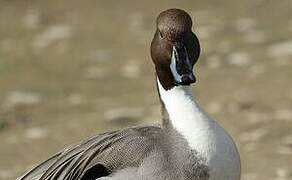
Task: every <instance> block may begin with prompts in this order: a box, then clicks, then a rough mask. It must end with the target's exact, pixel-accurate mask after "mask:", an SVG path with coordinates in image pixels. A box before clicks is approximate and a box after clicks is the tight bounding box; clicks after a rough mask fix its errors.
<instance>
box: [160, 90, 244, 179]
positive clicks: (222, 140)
mask: <svg viewBox="0 0 292 180" xmlns="http://www.w3.org/2000/svg"><path fill="white" fill-rule="evenodd" d="M158 86H159V92H160V95H161V98H162V100H163V102H164V104H165V108H166V110H167V112H168V114H169V118H170V120H171V123H172V125H173V127H174V128H175V129H176V130H177V131H178V132H179V133H181V134H182V135H183V137H184V138H185V139H186V140H187V142H188V143H189V146H190V148H191V149H193V150H195V151H196V152H197V153H198V154H199V155H200V156H201V157H202V158H203V159H205V163H206V165H207V166H208V167H209V170H210V178H209V179H210V180H239V179H240V158H239V154H238V151H237V149H236V146H235V144H234V142H233V140H232V138H231V137H230V136H229V135H228V133H227V132H226V131H225V130H224V129H223V128H222V127H221V126H220V125H219V124H218V123H216V122H215V121H214V120H213V119H211V118H210V117H209V116H207V115H206V114H205V113H204V112H203V111H202V110H201V109H200V107H199V106H198V104H197V103H196V102H195V101H194V99H193V97H192V93H191V89H190V88H189V87H182V86H180V87H174V88H173V89H171V90H168V91H165V90H164V89H163V88H162V86H161V85H160V84H158Z"/></svg>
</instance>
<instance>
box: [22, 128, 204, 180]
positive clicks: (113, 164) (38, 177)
mask: <svg viewBox="0 0 292 180" xmlns="http://www.w3.org/2000/svg"><path fill="white" fill-rule="evenodd" d="M198 172H199V173H198ZM207 178H208V168H207V167H206V166H205V165H204V160H203V159H201V158H200V157H196V156H194V152H193V151H192V150H191V149H189V147H188V145H187V142H186V141H185V140H184V139H183V138H182V137H181V136H180V135H179V134H178V133H177V132H176V131H175V130H172V129H171V128H169V129H163V128H160V127H155V126H146V127H134V128H128V129H123V130H120V131H113V132H108V133H104V134H100V135H96V136H93V137H91V138H88V139H86V140H84V141H82V142H80V143H78V144H75V145H71V146H69V147H67V148H65V149H64V150H62V151H60V152H58V153H57V154H55V155H54V156H53V157H52V158H50V159H49V160H47V161H45V162H44V163H42V164H40V165H39V166H37V167H35V168H34V169H32V170H31V171H30V172H28V173H27V174H26V175H24V176H23V177H22V178H20V179H19V180H90V179H104V180H105V179H108V180H118V179H120V180H122V179H124V180H126V179H128V180H142V179H143V180H153V179H157V180H165V179H184V180H206V179H207Z"/></svg>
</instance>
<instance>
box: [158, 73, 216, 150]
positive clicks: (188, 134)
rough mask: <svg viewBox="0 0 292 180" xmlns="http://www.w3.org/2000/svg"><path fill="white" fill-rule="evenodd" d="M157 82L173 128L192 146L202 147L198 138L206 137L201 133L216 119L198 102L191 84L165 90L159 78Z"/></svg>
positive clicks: (195, 147)
mask: <svg viewBox="0 0 292 180" xmlns="http://www.w3.org/2000/svg"><path fill="white" fill-rule="evenodd" d="M157 84H158V89H159V93H160V97H161V99H162V101H163V103H164V105H165V108H166V110H167V112H168V115H169V120H170V123H171V124H172V126H173V128H174V129H175V130H177V131H178V132H179V133H181V134H182V135H183V136H184V138H185V139H186V140H187V141H188V143H189V145H190V147H191V148H194V149H196V150H198V148H200V147H198V144H197V140H200V141H202V140H203V139H205V138H204V137H200V134H202V132H203V131H207V130H208V129H209V128H208V127H209V126H210V125H211V124H213V123H214V121H213V120H212V119H210V118H209V117H208V116H207V115H206V114H205V113H204V112H203V111H202V110H201V108H200V107H199V105H198V104H197V103H196V101H195V99H194V97H193V95H192V90H191V87H190V86H175V87H173V88H172V89H170V90H165V89H164V88H163V87H162V85H161V84H160V82H159V79H157ZM202 135H203V134H202ZM194 138H195V139H194ZM202 148H203V147H202Z"/></svg>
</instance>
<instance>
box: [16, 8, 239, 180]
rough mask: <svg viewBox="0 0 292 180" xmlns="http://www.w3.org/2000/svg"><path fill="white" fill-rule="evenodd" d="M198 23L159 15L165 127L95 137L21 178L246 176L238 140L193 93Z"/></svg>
mask: <svg viewBox="0 0 292 180" xmlns="http://www.w3.org/2000/svg"><path fill="white" fill-rule="evenodd" d="M191 28H192V19H191V17H190V16H189V15H188V14H187V13H186V12H185V11H183V10H180V9H168V10H166V11H163V12H162V13H161V14H160V15H159V16H158V18H157V29H156V32H155V35H154V38H153V40H152V43H151V57H152V60H153V62H154V65H155V70H156V83H157V90H158V94H159V97H160V100H161V107H162V123H161V126H143V127H131V128H126V129H122V130H118V131H112V132H106V133H103V134H98V135H96V136H93V137H90V138H88V139H85V140H83V141H81V142H79V143H77V144H74V145H71V146H68V147H67V148H65V149H63V150H61V151H60V152H58V153H56V154H55V155H54V156H52V157H51V158H49V159H48V160H46V161H44V162H43V163H41V164H40V165H38V166H36V167H35V168H33V169H32V170H31V171H29V172H28V173H26V174H25V175H24V176H22V177H21V178H19V180H96V179H98V180H239V179H240V158H239V154H238V151H237V148H236V146H235V144H234V142H233V140H232V138H231V137H230V135H229V134H228V133H227V132H226V131H225V130H224V129H223V128H222V127H221V126H220V125H219V124H218V123H217V122H216V121H214V120H213V119H212V118H211V117H209V116H208V115H207V114H206V113H205V112H204V111H203V110H202V109H201V108H200V106H199V105H198V103H197V102H196V99H195V98H194V96H193V95H192V90H191V86H190V85H191V84H193V83H195V81H196V78H195V76H194V74H193V66H194V64H195V63H196V62H197V60H198V58H199V54H200V45H199V41H198V39H197V37H196V35H195V34H194V33H193V32H192V29H191Z"/></svg>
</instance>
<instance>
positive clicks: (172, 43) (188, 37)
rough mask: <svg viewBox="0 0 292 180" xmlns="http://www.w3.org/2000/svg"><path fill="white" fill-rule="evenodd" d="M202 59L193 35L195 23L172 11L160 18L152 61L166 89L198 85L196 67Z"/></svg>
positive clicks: (182, 13) (187, 15)
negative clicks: (193, 24)
mask: <svg viewBox="0 0 292 180" xmlns="http://www.w3.org/2000/svg"><path fill="white" fill-rule="evenodd" d="M199 55H200V44H199V40H198V38H197V37H196V35H195V34H194V33H193V32H192V19H191V17H190V15H189V14H188V13H186V12H185V11H183V10H180V9H168V10H166V11H163V12H162V13H160V14H159V16H158V17H157V29H156V32H155V35H154V38H153V40H152V43H151V57H152V60H153V62H154V64H155V69H156V74H157V76H158V78H159V81H160V83H161V85H162V86H163V88H164V89H166V90H169V89H171V88H173V87H174V86H178V85H190V84H192V83H194V82H195V81H196V78H195V76H194V74H193V66H194V64H195V63H196V62H197V60H198V58H199Z"/></svg>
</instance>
